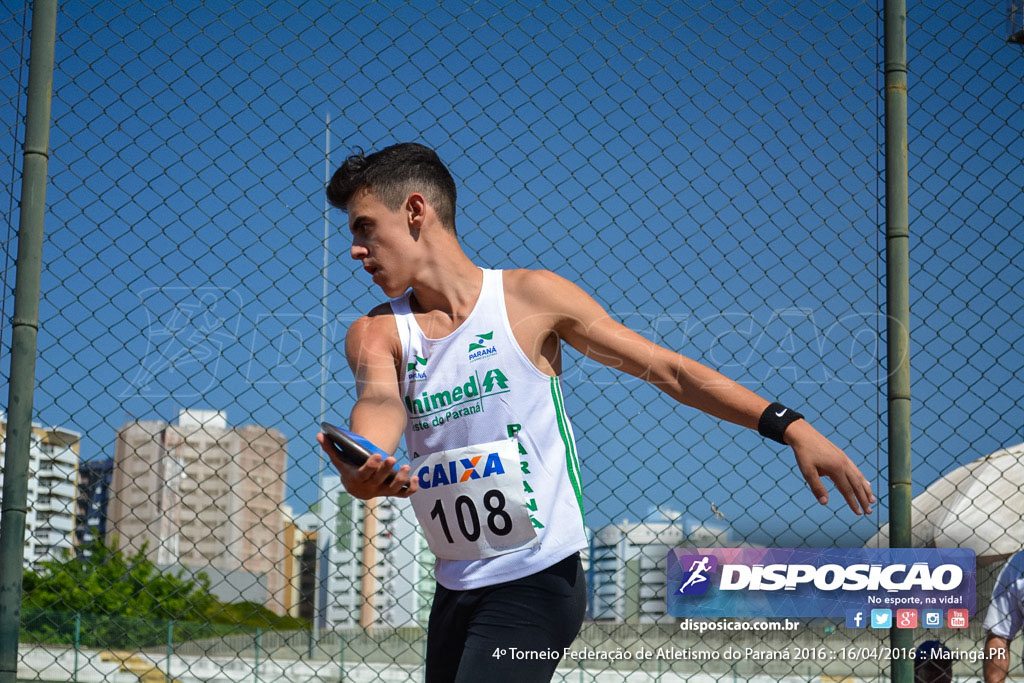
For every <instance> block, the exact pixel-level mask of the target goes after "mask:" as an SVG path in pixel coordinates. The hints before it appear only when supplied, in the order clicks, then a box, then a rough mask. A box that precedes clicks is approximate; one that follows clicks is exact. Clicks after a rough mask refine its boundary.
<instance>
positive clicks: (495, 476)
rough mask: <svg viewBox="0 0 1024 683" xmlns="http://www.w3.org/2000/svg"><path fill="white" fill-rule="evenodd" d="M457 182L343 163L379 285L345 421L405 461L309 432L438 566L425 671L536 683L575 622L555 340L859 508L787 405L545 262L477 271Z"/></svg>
mask: <svg viewBox="0 0 1024 683" xmlns="http://www.w3.org/2000/svg"><path fill="white" fill-rule="evenodd" d="M455 194H456V191H455V182H454V180H453V179H452V177H451V175H450V174H449V172H448V170H447V169H446V168H445V166H444V164H442V163H441V161H440V159H439V158H438V157H437V155H436V154H435V153H434V152H433V151H432V150H430V149H428V148H426V147H423V146H422V145H418V144H413V143H405V144H398V145H394V146H392V147H388V148H386V149H383V150H380V151H378V152H376V153H374V154H370V155H369V156H363V155H362V154H356V155H353V156H351V157H349V158H348V159H347V160H346V161H345V163H344V164H342V166H341V167H340V168H339V169H338V170H337V172H335V174H334V176H333V178H332V179H331V181H330V183H329V184H328V187H327V197H328V200H329V201H330V202H331V204H332V205H333V206H335V207H338V208H340V209H342V210H344V211H345V212H346V213H347V214H348V223H349V228H350V230H351V232H352V248H351V255H352V258H353V259H356V260H357V261H360V262H361V263H362V265H363V268H364V270H366V272H368V273H369V274H370V276H371V277H372V278H373V282H374V283H375V284H376V285H377V286H378V287H380V288H381V289H382V290H383V292H384V293H385V294H386V295H387V296H388V297H393V298H392V300H391V301H390V302H389V303H386V304H382V305H380V306H377V307H376V308H374V309H373V310H372V311H370V313H369V314H367V315H366V316H364V317H362V318H360V319H359V320H357V321H356V322H355V323H353V324H352V326H351V327H350V328H349V331H348V336H347V337H346V340H345V353H346V355H347V357H348V362H349V365H350V366H351V368H352V372H353V374H354V375H355V380H356V389H357V393H358V399H357V401H356V403H355V406H354V407H353V408H352V415H351V419H350V424H349V428H350V429H351V430H352V431H353V432H356V433H358V434H361V435H362V436H364V437H366V438H367V439H369V440H370V441H373V442H374V443H376V444H377V445H378V446H380V447H381V448H382V449H383V450H384V451H385V452H388V453H393V452H394V451H395V449H396V448H397V447H398V442H399V439H400V438H401V436H402V434H403V433H404V434H405V439H406V447H407V450H408V454H409V460H410V464H408V465H402V466H401V467H400V468H399V469H398V470H397V474H396V476H395V477H394V479H393V481H391V482H390V483H386V482H385V479H386V478H387V476H388V475H389V474H390V473H391V472H392V469H393V466H394V464H395V462H396V461H395V458H394V457H388V458H386V459H384V460H381V457H380V456H379V455H375V456H373V457H372V458H371V459H370V460H369V461H367V462H366V464H364V465H363V466H361V467H359V468H354V467H351V466H349V465H347V464H345V463H344V462H341V461H340V460H339V459H337V458H336V457H335V455H334V453H333V451H332V449H331V448H330V447H328V445H327V444H326V442H325V441H324V435H323V434H319V435H318V436H317V439H318V440H319V442H320V444H321V446H322V447H324V451H325V452H327V454H328V455H329V456H330V457H331V459H332V460H333V462H334V464H335V466H336V467H337V468H338V471H339V472H340V473H341V480H342V483H343V485H344V486H345V488H346V489H347V490H348V491H349V493H351V494H352V495H354V496H356V497H357V498H361V499H368V498H373V497H375V496H399V497H410V498H411V501H410V502H411V503H412V504H413V507H414V509H415V511H416V516H417V518H418V520H419V523H420V525H421V526H422V527H423V531H424V535H425V536H426V538H427V541H428V544H429V545H430V548H431V550H432V551H433V552H434V554H435V555H436V556H437V558H438V560H437V564H436V567H435V578H436V580H437V584H438V585H437V590H436V593H435V595H434V603H433V606H432V609H431V614H430V620H429V623H428V629H427V634H428V636H427V661H426V679H427V681H430V682H432V683H437V682H440V681H459V682H461V683H466V682H470V681H471V682H473V683H476V682H478V681H488V683H499V682H503V681H514V682H515V683H534V682H536V681H548V680H550V679H551V676H552V675H553V673H554V670H555V667H556V665H557V664H558V657H557V656H549V655H550V654H551V653H558V655H560V654H561V652H562V650H563V648H565V647H567V646H568V645H570V644H571V643H572V641H573V639H574V638H575V636H576V634H577V632H578V631H579V628H580V625H581V623H582V620H583V615H584V610H585V591H586V589H585V586H584V579H583V573H582V570H581V568H580V560H579V553H578V551H579V550H580V549H582V548H584V547H586V545H587V538H586V535H585V531H584V525H583V496H582V490H581V481H580V459H579V456H578V454H577V452H576V445H575V441H574V438H573V432H572V427H571V425H570V424H569V419H568V417H567V416H566V413H565V408H564V404H563V399H562V387H561V383H560V381H559V375H560V373H561V371H562V356H561V344H562V342H563V341H565V342H567V343H568V344H570V345H571V346H572V347H573V348H575V349H577V350H578V351H580V352H581V353H583V354H585V355H586V356H587V357H589V358H593V359H595V360H598V361H600V362H602V363H604V364H607V365H609V366H612V367H615V368H618V369H620V370H622V371H624V372H627V373H629V374H631V375H634V376H636V377H640V378H642V379H644V380H646V381H648V382H650V383H651V384H653V385H654V386H656V387H658V388H659V389H661V390H662V391H664V392H666V393H667V394H669V395H670V396H671V397H672V398H674V399H676V400H677V401H679V402H680V403H684V404H686V405H688V406H692V407H694V408H697V409H699V410H702V411H704V412H706V413H709V414H711V415H714V416H716V417H719V418H722V419H725V420H728V421H730V422H734V423H736V424H738V425H741V426H744V427H748V428H750V429H758V430H759V431H760V432H761V433H762V434H763V435H765V436H767V437H770V438H773V439H775V440H777V441H780V442H782V443H786V444H788V445H789V446H791V447H792V449H793V452H794V454H795V456H796V462H797V466H798V467H799V468H800V471H801V473H802V474H803V475H804V477H805V478H806V479H807V482H808V484H809V485H810V487H811V491H812V493H813V494H814V496H815V497H816V498H817V499H818V501H819V502H821V503H822V504H825V503H827V502H828V494H827V492H826V489H825V486H824V484H823V483H822V482H821V479H820V477H821V476H823V475H824V476H827V477H829V478H831V479H832V481H833V483H834V484H835V485H836V487H837V488H838V489H839V492H840V493H841V494H842V495H843V497H844V498H845V499H846V502H847V504H848V505H849V506H850V508H851V509H852V510H853V512H854V513H855V514H860V513H861V512H865V513H866V512H870V507H869V506H870V504H871V503H873V502H874V501H875V497H874V495H873V494H872V492H871V485H870V484H869V483H868V481H867V479H865V478H864V476H863V475H862V474H861V472H860V470H859V469H857V467H856V465H854V464H853V462H852V461H851V460H850V459H849V458H848V457H847V456H846V455H845V454H844V453H843V452H842V451H841V450H840V449H839V448H837V447H836V446H834V445H833V444H832V443H831V442H830V441H828V439H826V438H825V437H823V436H822V435H821V434H819V433H818V431H817V430H815V429H814V428H813V427H812V426H811V425H810V424H808V423H807V422H806V421H805V420H803V419H801V417H802V416H800V415H799V414H798V413H796V412H795V411H793V410H792V409H790V408H786V407H784V406H782V405H780V404H778V403H772V404H769V402H768V401H766V400H765V399H763V398H760V397H758V396H757V395H756V394H754V393H753V392H751V391H749V390H747V389H745V388H743V387H742V386H740V385H739V384H737V383H735V382H733V381H731V380H729V379H727V378H725V377H724V376H722V375H720V374H719V373H717V372H715V371H714V370H711V369H709V368H707V367H705V366H703V365H701V364H700V363H697V362H696V361H693V360H690V359H689V358H685V357H684V356H681V355H679V354H678V353H675V352H674V351H670V350H668V349H665V348H662V347H660V346H658V345H657V344H654V343H653V342H651V341H649V340H648V339H645V338H644V337H642V336H640V335H639V334H637V333H635V332H633V331H631V330H629V329H628V328H626V327H624V326H622V325H621V324H619V323H618V322H616V321H615V320H614V319H612V318H611V317H610V316H609V315H608V314H607V313H606V312H605V310H604V309H603V308H602V307H601V306H600V305H599V304H598V303H597V302H596V301H594V299H592V298H591V297H590V296H589V295H588V294H587V293H586V292H584V291H583V290H582V289H580V288H579V287H577V286H576V285H575V284H573V283H572V282H569V281H568V280H566V279H564V278H562V277H560V276H558V275H555V274H554V273H551V272H548V271H543V270H508V271H495V270H485V269H481V268H480V267H478V266H476V265H474V264H473V263H472V262H471V261H470V260H469V258H468V257H467V256H466V254H465V253H464V252H463V250H462V247H461V246H460V244H459V241H458V239H457V237H456V232H455ZM513 648H515V649H516V651H517V652H519V653H525V656H523V657H520V658H513V657H512V656H511V654H510V653H512V651H513ZM496 653H497V656H495V654H496ZM501 653H506V654H505V655H504V656H503V655H502V654H501Z"/></svg>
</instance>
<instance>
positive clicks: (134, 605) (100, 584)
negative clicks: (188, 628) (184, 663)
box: [22, 540, 216, 621]
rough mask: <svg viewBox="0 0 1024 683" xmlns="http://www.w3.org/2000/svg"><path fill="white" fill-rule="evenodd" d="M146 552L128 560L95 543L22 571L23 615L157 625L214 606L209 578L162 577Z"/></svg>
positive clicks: (196, 617) (198, 617)
mask: <svg viewBox="0 0 1024 683" xmlns="http://www.w3.org/2000/svg"><path fill="white" fill-rule="evenodd" d="M145 552H146V549H145V547H143V549H142V550H140V551H139V552H137V553H136V554H135V555H133V556H131V557H129V558H126V557H125V556H124V554H123V553H122V552H121V551H120V550H118V549H117V548H115V547H107V546H106V545H104V544H103V542H102V541H101V540H96V541H94V542H93V543H91V544H90V545H89V546H87V548H86V553H83V555H84V556H80V557H68V558H66V559H63V560H50V561H47V562H44V563H43V564H42V567H41V569H40V571H39V572H38V573H36V572H33V571H26V572H25V576H24V584H23V586H24V588H23V590H24V596H25V597H24V600H23V602H22V607H23V608H24V609H26V610H31V609H39V610H49V611H61V612H80V613H90V614H102V615H106V616H118V617H142V618H146V619H157V620H168V619H173V620H184V621H202V620H205V615H206V614H207V612H208V610H209V609H210V608H211V607H213V606H214V605H215V604H216V599H215V598H214V596H213V595H212V594H211V593H210V582H209V579H207V577H206V576H205V575H203V574H200V575H199V578H198V580H192V579H191V578H185V577H184V576H183V574H184V573H183V572H178V573H177V574H171V573H165V572H161V571H160V570H159V569H157V567H156V565H154V564H153V563H152V562H151V561H149V560H148V559H147V558H146V554H145Z"/></svg>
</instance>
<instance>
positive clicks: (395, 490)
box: [387, 465, 420, 498]
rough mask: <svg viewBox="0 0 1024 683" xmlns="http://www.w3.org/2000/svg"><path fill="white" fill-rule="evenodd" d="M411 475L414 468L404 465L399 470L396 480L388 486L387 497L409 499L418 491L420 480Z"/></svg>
mask: <svg viewBox="0 0 1024 683" xmlns="http://www.w3.org/2000/svg"><path fill="white" fill-rule="evenodd" d="M411 474H412V468H411V467H409V466H408V465H402V466H401V467H400V468H398V472H397V473H396V474H395V478H394V480H393V481H392V482H391V483H390V484H388V485H387V495H389V496H395V497H396V498H408V497H409V496H411V495H412V494H413V493H415V492H416V491H418V490H419V488H420V483H419V481H420V480H419V478H418V477H413V476H410V475H411Z"/></svg>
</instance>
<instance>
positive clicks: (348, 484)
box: [316, 424, 419, 500]
mask: <svg viewBox="0 0 1024 683" xmlns="http://www.w3.org/2000/svg"><path fill="white" fill-rule="evenodd" d="M328 427H329V425H326V424H325V429H327V428H328ZM316 440H317V441H318V442H319V444H321V449H323V450H324V453H325V454H327V455H328V457H329V458H330V459H331V462H332V463H333V464H334V466H335V467H336V468H337V469H338V472H339V474H340V475H341V481H342V484H343V485H344V486H345V489H346V490H347V492H349V493H350V494H351V495H352V496H353V497H355V498H358V499H360V500H368V499H371V498H376V497H378V496H394V497H397V498H409V497H410V496H412V495H413V494H414V493H416V492H417V490H418V489H419V481H418V479H417V477H415V476H411V470H410V467H409V465H402V466H401V467H400V468H398V470H397V471H396V470H395V469H394V465H395V462H396V461H395V459H394V456H388V455H387V454H385V453H383V452H382V451H380V449H378V447H376V446H374V445H373V444H370V446H371V447H369V449H368V451H369V457H367V458H366V460H364V461H362V463H361V464H356V463H355V462H351V461H350V460H349V459H346V458H345V454H344V453H343V452H342V451H341V450H340V449H339V445H338V443H337V441H336V442H335V443H332V440H334V439H332V436H331V434H329V433H327V432H319V433H318V434H316Z"/></svg>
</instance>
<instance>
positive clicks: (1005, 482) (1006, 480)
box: [865, 443, 1024, 564]
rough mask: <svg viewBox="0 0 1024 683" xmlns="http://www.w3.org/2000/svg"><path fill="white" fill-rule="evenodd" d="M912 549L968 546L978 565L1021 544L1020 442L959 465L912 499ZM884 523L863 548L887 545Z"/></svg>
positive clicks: (1023, 468)
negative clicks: (972, 551)
mask: <svg viewBox="0 0 1024 683" xmlns="http://www.w3.org/2000/svg"><path fill="white" fill-rule="evenodd" d="M911 515H912V517H911V519H912V525H911V538H912V542H913V545H914V547H916V548H928V547H934V548H971V549H973V550H974V552H975V553H977V555H978V559H979V561H980V562H981V564H985V563H986V560H988V561H994V560H997V559H1001V558H1003V557H1006V556H1008V555H1011V554H1013V553H1015V552H1017V551H1018V550H1020V549H1021V548H1024V443H1021V444H1017V445H1016V446H1011V447H1009V448H1004V449H1000V450H998V451H996V452H994V453H992V454H990V455H986V456H985V457H983V458H980V459H978V460H975V461H974V462H972V463H968V464H967V465H963V466H962V467H958V468H957V469H955V470H953V471H951V472H949V473H947V474H946V475H945V476H943V477H941V478H939V479H938V480H936V481H935V482H934V483H932V484H931V485H930V486H928V488H926V489H925V490H924V491H923V492H922V493H921V494H920V495H918V496H916V497H915V498H914V500H913V501H912V502H911ZM888 545H889V525H888V524H885V525H884V526H883V527H882V528H881V529H880V530H879V531H878V533H876V534H875V535H874V536H872V537H871V539H870V540H868V542H867V543H866V544H865V546H866V547H869V548H876V547H888Z"/></svg>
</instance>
